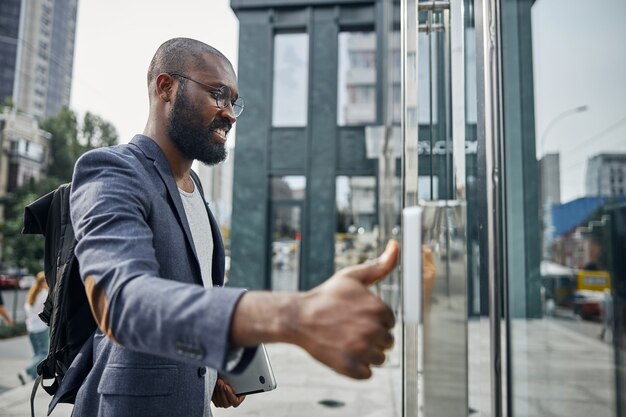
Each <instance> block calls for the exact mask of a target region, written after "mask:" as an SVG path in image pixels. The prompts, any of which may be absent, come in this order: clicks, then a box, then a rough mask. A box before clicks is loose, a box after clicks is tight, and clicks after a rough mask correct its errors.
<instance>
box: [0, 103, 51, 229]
mask: <svg viewBox="0 0 626 417" xmlns="http://www.w3.org/2000/svg"><path fill="white" fill-rule="evenodd" d="M49 141H50V133H48V132H46V131H43V130H41V129H39V124H38V123H37V120H36V119H35V118H34V117H32V116H30V115H28V114H25V113H22V112H18V111H17V110H15V109H11V108H9V107H4V108H3V111H2V113H0V198H2V197H3V196H4V195H6V193H10V192H12V191H13V190H15V189H16V188H18V187H20V186H22V185H24V184H25V183H26V182H27V181H28V180H29V179H30V178H33V179H35V180H38V179H40V178H41V177H42V176H43V175H44V173H45V169H46V166H47V161H48V144H49ZM0 210H1V209H0ZM0 219H2V220H3V219H4V214H3V212H2V211H0Z"/></svg>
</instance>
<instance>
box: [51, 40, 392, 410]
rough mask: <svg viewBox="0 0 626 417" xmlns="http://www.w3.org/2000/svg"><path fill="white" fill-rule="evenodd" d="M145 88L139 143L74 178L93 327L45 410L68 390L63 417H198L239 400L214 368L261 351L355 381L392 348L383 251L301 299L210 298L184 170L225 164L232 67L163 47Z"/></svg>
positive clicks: (223, 294) (95, 154) (204, 214)
mask: <svg viewBox="0 0 626 417" xmlns="http://www.w3.org/2000/svg"><path fill="white" fill-rule="evenodd" d="M148 90H149V97H150V115H149V118H148V122H147V124H146V128H145V130H144V132H143V134H142V135H137V136H135V137H134V138H133V139H132V141H131V142H130V143H129V144H125V145H119V146H115V147H111V148H101V149H96V150H93V151H91V152H88V153H86V154H85V155H83V157H81V158H80V160H79V161H78V162H77V164H76V167H75V171H74V178H73V181H72V190H71V197H70V209H71V217H72V225H73V227H74V231H75V234H76V238H77V240H78V244H77V246H76V256H77V258H78V260H79V262H80V273H81V277H82V279H83V281H84V283H85V290H86V293H87V298H88V300H89V303H90V306H91V310H92V313H93V315H94V318H95V319H96V322H97V323H98V330H97V331H96V333H95V335H94V337H93V338H92V339H90V340H89V341H88V342H87V344H86V345H85V346H84V347H83V350H82V352H81V354H80V355H79V356H77V359H76V361H75V363H74V364H72V369H75V370H82V371H74V374H75V375H82V376H84V379H82V380H81V378H82V376H81V377H72V378H68V377H67V375H66V377H65V378H64V380H63V384H68V386H63V385H62V386H61V387H60V389H59V391H58V392H57V394H56V396H55V399H58V398H59V397H61V396H62V395H63V393H64V392H67V390H70V389H73V388H75V386H76V384H77V383H78V384H80V389H79V390H78V395H77V397H76V402H75V407H74V412H73V415H76V416H116V417H119V416H135V417H137V416H150V417H154V416H198V417H200V416H208V415H210V413H211V410H210V406H209V404H210V400H211V399H212V400H213V403H214V404H215V405H216V406H219V407H229V406H238V405H239V404H240V403H241V402H242V401H243V399H244V398H243V397H241V396H237V395H235V394H234V393H233V391H232V389H231V388H230V387H229V386H228V384H226V383H225V382H223V381H222V380H221V379H220V378H219V377H218V371H220V372H231V371H232V372H237V371H239V370H241V369H243V368H244V367H245V366H246V365H247V363H248V360H249V358H250V357H251V356H252V354H253V353H254V351H255V349H256V347H255V346H257V345H258V344H259V343H272V342H286V343H292V344H295V345H298V346H300V347H302V348H303V349H305V350H306V351H307V352H309V353H310V354H311V355H312V356H313V357H314V358H316V359H317V360H319V361H320V362H322V363H324V364H325V365H327V366H329V367H331V368H332V369H334V370H335V371H337V372H339V373H342V374H344V375H347V376H350V377H353V378H368V377H369V376H370V375H371V370H370V366H371V365H378V364H381V363H382V362H383V361H384V359H385V355H384V351H385V350H386V349H388V348H390V347H391V346H392V344H393V338H392V336H391V334H390V329H391V328H392V327H393V325H394V317H393V314H392V313H391V311H390V310H389V308H387V307H386V306H385V305H384V304H383V303H382V302H381V301H380V300H379V299H378V298H377V297H375V296H374V295H373V294H372V293H371V292H369V291H368V288H367V287H368V286H369V285H371V284H372V283H374V282H376V281H378V280H379V279H381V278H383V277H384V276H385V275H386V274H388V273H389V272H390V271H391V270H392V269H393V267H394V265H395V261H396V257H397V253H398V247H397V244H396V243H395V242H392V243H390V244H389V245H388V247H387V250H386V251H385V252H384V253H383V254H382V255H381V257H380V258H378V259H377V260H375V261H373V262H371V263H369V264H367V265H360V266H355V267H351V268H347V269H344V270H341V271H339V272H338V273H336V274H335V275H333V276H332V277H331V278H329V279H328V280H327V281H326V282H325V283H324V284H322V285H320V286H319V287H317V288H314V289H313V290H311V291H308V292H303V293H288V292H285V293H268V292H255V291H250V292H246V291H245V290H243V289H236V288H224V287H223V286H222V285H223V281H224V247H223V245H222V239H221V236H220V232H219V228H218V226H217V223H216V222H215V219H214V218H213V216H212V214H211V212H210V210H209V209H208V206H207V205H206V203H205V201H204V197H203V194H202V190H201V188H200V183H199V181H198V178H197V176H196V175H195V174H194V173H193V172H192V171H191V164H192V162H193V161H194V160H199V161H201V162H204V163H205V164H216V163H218V162H220V161H223V160H224V159H225V157H226V147H225V142H226V140H227V138H228V132H229V131H230V129H231V127H232V126H233V124H234V123H235V122H236V120H237V117H238V116H239V115H240V114H241V113H242V111H243V107H244V103H243V99H242V98H241V97H239V92H238V89H237V79H236V76H235V73H234V70H233V68H232V65H231V64H230V62H229V61H228V60H227V59H226V58H225V57H224V56H223V55H222V54H221V53H220V52H219V51H217V50H216V49H214V48H212V47H210V46H208V45H206V44H204V43H202V42H199V41H196V40H193V39H186V38H176V39H171V40H169V41H167V42H165V43H164V44H163V45H161V46H160V47H159V49H158V50H157V52H156V54H155V56H154V58H153V60H152V62H151V64H150V67H149V70H148ZM92 360H93V362H92ZM68 375H69V372H68ZM66 380H68V381H69V382H66ZM69 384H71V385H69ZM55 399H53V402H54V401H55Z"/></svg>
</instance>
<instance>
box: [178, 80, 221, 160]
mask: <svg viewBox="0 0 626 417" xmlns="http://www.w3.org/2000/svg"><path fill="white" fill-rule="evenodd" d="M185 84H186V83H182V84H181V86H180V88H179V89H178V91H177V92H176V101H175V102H174V106H173V107H172V111H171V113H170V120H169V122H168V125H167V133H168V135H169V137H170V139H171V140H172V142H174V145H176V147H177V148H178V150H180V152H181V153H182V154H183V156H184V157H185V158H186V159H190V160H193V159H197V160H198V161H200V162H202V163H204V164H206V165H215V164H217V163H220V162H222V161H223V160H225V159H226V156H227V155H228V152H227V151H226V145H225V143H223V142H219V141H216V140H213V139H211V132H213V131H214V130H215V129H219V128H224V129H230V127H231V125H230V123H229V122H228V121H227V120H224V119H217V118H216V119H215V120H213V122H212V123H211V125H210V126H209V127H208V128H207V127H205V126H203V125H202V122H201V121H200V119H201V117H200V116H199V115H200V114H201V112H200V109H199V108H198V106H195V105H193V104H192V103H191V102H190V101H189V99H188V98H187V96H186V95H185Z"/></svg>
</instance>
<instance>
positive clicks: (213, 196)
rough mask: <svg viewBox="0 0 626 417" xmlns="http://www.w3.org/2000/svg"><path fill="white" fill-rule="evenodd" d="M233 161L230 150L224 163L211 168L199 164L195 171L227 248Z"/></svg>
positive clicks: (231, 199) (231, 198)
mask: <svg viewBox="0 0 626 417" xmlns="http://www.w3.org/2000/svg"><path fill="white" fill-rule="evenodd" d="M233 159H234V156H233V151H232V150H231V151H230V152H229V154H228V157H227V158H226V160H225V161H224V162H222V163H219V164H217V165H212V166H207V165H204V164H199V165H198V169H197V172H198V176H199V177H200V181H202V186H203V188H204V196H205V197H206V200H207V202H208V203H209V205H210V206H211V211H212V213H213V215H214V216H215V219H216V220H217V223H218V224H219V225H220V228H221V229H222V235H223V238H224V243H225V244H226V246H227V247H228V246H229V245H228V243H229V234H230V219H231V213H232V201H233V167H234V162H233Z"/></svg>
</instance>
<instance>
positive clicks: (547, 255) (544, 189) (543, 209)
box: [539, 105, 588, 259]
mask: <svg viewBox="0 0 626 417" xmlns="http://www.w3.org/2000/svg"><path fill="white" fill-rule="evenodd" d="M587 109H588V107H587V105H582V106H577V107H573V108H570V109H567V110H565V111H563V112H561V113H559V114H557V115H556V116H555V117H554V118H553V119H552V120H551V121H550V123H548V125H547V126H546V128H545V129H544V130H543V134H542V135H541V139H540V140H541V142H540V143H539V145H540V146H539V149H540V155H539V176H540V181H541V182H540V184H541V191H540V195H539V197H540V199H539V201H540V208H539V216H540V218H541V221H542V223H543V232H542V236H543V238H542V243H541V246H542V251H541V252H542V257H543V259H551V258H552V250H551V247H552V240H553V234H554V225H553V221H552V213H551V206H552V204H553V203H559V202H560V200H561V197H560V195H561V187H560V184H559V183H560V181H561V179H560V176H561V175H560V167H559V165H560V158H559V154H558V153H557V154H556V155H555V159H556V162H550V160H548V159H547V158H546V154H545V151H544V150H545V145H546V139H547V138H548V133H550V131H551V130H552V129H553V128H554V126H556V125H557V124H558V123H559V122H560V121H562V120H563V119H565V118H567V117H569V116H572V115H574V114H578V113H582V112H584V111H587ZM554 164H555V165H556V170H557V171H556V173H555V174H556V175H546V172H545V171H546V170H547V169H549V166H550V165H554ZM549 177H550V178H552V179H553V180H554V179H556V188H554V187H551V186H550V183H548V178H549ZM555 196H556V197H555ZM553 199H554V200H555V201H552V200H553Z"/></svg>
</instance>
